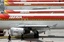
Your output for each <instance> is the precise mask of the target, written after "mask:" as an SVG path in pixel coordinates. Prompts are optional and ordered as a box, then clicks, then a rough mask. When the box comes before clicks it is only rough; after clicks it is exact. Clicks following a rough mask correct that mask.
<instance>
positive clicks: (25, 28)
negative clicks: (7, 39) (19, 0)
mask: <svg viewBox="0 0 64 42" xmlns="http://www.w3.org/2000/svg"><path fill="white" fill-rule="evenodd" d="M23 16H24V17H23ZM27 16H29V17H28V20H22V18H24V19H25V17H27ZM19 18H21V19H19ZM34 18H35V19H37V20H35V19H34ZM30 19H32V20H30ZM28 23H29V24H28ZM63 24H64V14H39V15H38V14H0V29H3V30H4V29H8V30H9V31H10V32H9V34H10V35H11V36H19V35H21V37H22V38H23V36H26V35H29V34H30V35H32V34H33V35H32V37H35V38H38V37H39V33H40V32H41V31H40V32H39V31H38V30H44V29H46V28H48V29H51V28H57V29H59V28H60V29H63V28H64V25H63ZM44 31H45V30H44ZM27 37H28V36H27Z"/></svg>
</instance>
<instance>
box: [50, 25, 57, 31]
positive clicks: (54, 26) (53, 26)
mask: <svg viewBox="0 0 64 42" xmlns="http://www.w3.org/2000/svg"><path fill="white" fill-rule="evenodd" d="M56 26H57V24H54V25H52V26H50V27H49V30H50V29H51V28H56Z"/></svg>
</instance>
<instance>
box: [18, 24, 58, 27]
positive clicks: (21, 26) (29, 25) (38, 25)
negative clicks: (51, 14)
mask: <svg viewBox="0 0 64 42" xmlns="http://www.w3.org/2000/svg"><path fill="white" fill-rule="evenodd" d="M56 26H57V24H54V25H52V26H49V25H18V27H26V28H27V27H31V28H54V27H56Z"/></svg>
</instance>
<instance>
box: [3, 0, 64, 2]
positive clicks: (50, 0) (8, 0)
mask: <svg viewBox="0 0 64 42" xmlns="http://www.w3.org/2000/svg"><path fill="white" fill-rule="evenodd" d="M59 1H60V2H63V0H4V2H59Z"/></svg>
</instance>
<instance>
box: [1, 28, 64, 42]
mask: <svg viewBox="0 0 64 42" xmlns="http://www.w3.org/2000/svg"><path fill="white" fill-rule="evenodd" d="M5 31H6V34H5V36H8V30H5ZM48 35H53V36H64V29H51V30H47V31H46V32H45V34H44V33H41V34H40V36H48ZM0 42H64V38H62V37H61V38H39V39H25V40H21V39H11V41H8V39H0Z"/></svg>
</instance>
